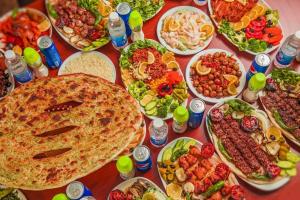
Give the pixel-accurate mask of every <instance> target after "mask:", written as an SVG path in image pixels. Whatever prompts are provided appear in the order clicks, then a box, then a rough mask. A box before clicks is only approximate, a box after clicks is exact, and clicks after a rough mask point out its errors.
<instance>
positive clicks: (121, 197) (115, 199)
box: [109, 190, 127, 200]
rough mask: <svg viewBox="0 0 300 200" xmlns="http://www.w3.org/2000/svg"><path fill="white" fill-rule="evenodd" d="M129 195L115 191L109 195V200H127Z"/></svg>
mask: <svg viewBox="0 0 300 200" xmlns="http://www.w3.org/2000/svg"><path fill="white" fill-rule="evenodd" d="M126 199H127V195H126V194H125V193H124V192H122V191H121V190H114V191H112V192H111V193H110V194H109V200H126Z"/></svg>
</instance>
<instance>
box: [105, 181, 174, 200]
mask: <svg viewBox="0 0 300 200" xmlns="http://www.w3.org/2000/svg"><path fill="white" fill-rule="evenodd" d="M126 182H127V183H128V184H127V183H126ZM117 188H118V189H114V190H113V191H111V192H110V193H109V197H108V200H167V199H168V198H167V197H166V195H165V194H164V193H163V192H162V191H161V190H160V189H159V188H158V187H157V186H156V185H154V184H153V183H152V182H150V181H148V180H147V179H145V178H139V177H137V178H134V179H132V180H130V179H129V180H128V181H125V182H123V183H121V184H120V185H119V186H117Z"/></svg>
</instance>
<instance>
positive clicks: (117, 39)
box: [112, 34, 127, 47]
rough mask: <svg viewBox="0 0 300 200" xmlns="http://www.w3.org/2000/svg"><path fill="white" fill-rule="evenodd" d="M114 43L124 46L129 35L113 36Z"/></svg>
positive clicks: (117, 45)
mask: <svg viewBox="0 0 300 200" xmlns="http://www.w3.org/2000/svg"><path fill="white" fill-rule="evenodd" d="M112 43H113V44H114V46H116V47H123V46H125V45H126V43H127V37H126V34H125V35H123V36H119V37H113V38H112Z"/></svg>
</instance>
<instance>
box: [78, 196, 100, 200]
mask: <svg viewBox="0 0 300 200" xmlns="http://www.w3.org/2000/svg"><path fill="white" fill-rule="evenodd" d="M80 200H96V198H95V197H92V196H86V197H82V198H81V199H80Z"/></svg>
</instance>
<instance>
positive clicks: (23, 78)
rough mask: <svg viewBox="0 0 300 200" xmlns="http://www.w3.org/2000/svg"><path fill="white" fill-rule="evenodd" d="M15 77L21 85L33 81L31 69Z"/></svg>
mask: <svg viewBox="0 0 300 200" xmlns="http://www.w3.org/2000/svg"><path fill="white" fill-rule="evenodd" d="M14 76H15V78H16V80H17V81H18V82H19V83H26V82H28V81H31V80H32V72H31V71H30V70H29V69H25V70H24V71H23V72H21V73H19V74H14Z"/></svg>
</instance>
